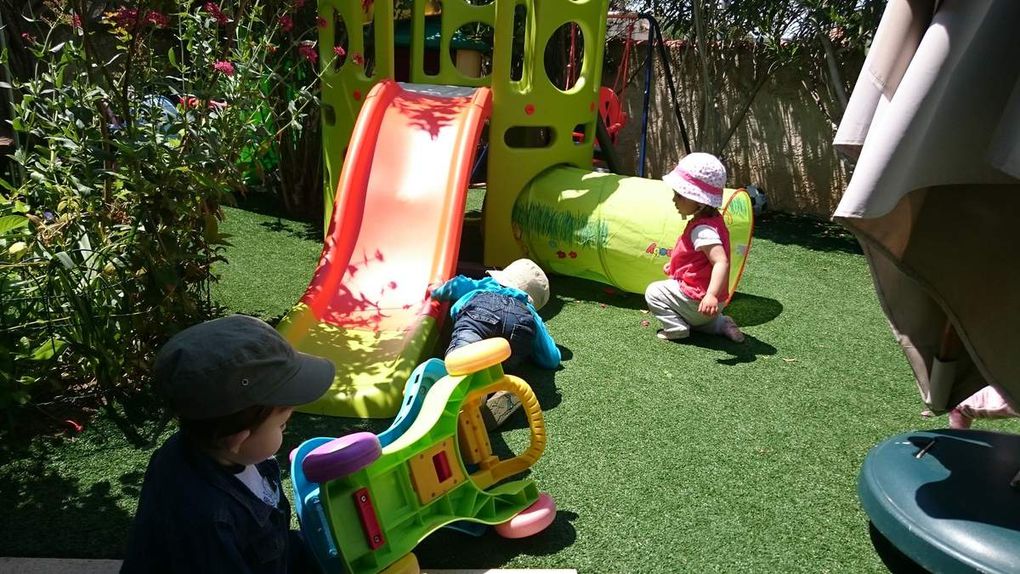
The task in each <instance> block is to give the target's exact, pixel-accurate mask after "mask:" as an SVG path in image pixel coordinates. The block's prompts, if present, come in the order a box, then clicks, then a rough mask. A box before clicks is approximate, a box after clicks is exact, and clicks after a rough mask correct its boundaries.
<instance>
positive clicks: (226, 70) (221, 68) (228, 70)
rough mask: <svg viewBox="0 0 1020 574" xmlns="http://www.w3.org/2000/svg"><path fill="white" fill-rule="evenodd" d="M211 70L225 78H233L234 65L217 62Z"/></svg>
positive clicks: (223, 61)
mask: <svg viewBox="0 0 1020 574" xmlns="http://www.w3.org/2000/svg"><path fill="white" fill-rule="evenodd" d="M213 69H214V70H216V71H217V72H220V73H222V74H225V75H227V76H233V75H234V72H235V70H234V65H233V64H231V63H230V62H228V61H226V60H219V61H217V62H216V63H215V64H213Z"/></svg>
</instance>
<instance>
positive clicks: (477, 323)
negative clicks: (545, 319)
mask: <svg viewBox="0 0 1020 574" xmlns="http://www.w3.org/2000/svg"><path fill="white" fill-rule="evenodd" d="M494 337H503V338H504V339H506V340H508V341H510V351H511V354H510V358H509V359H507V360H506V361H505V362H504V363H503V365H504V366H505V367H506V368H508V369H509V368H513V367H516V366H517V365H518V364H520V362H521V361H523V360H524V359H527V358H528V357H529V356H530V355H531V349H532V348H533V346H534V343H535V318H534V317H533V316H532V315H531V310H530V309H528V305H527V304H525V303H524V302H522V301H520V300H518V299H514V298H513V297H509V296H507V295H502V294H499V293H492V292H483V293H479V294H477V295H475V296H474V297H473V298H471V300H470V301H468V302H467V304H466V305H464V308H463V309H461V310H460V313H459V314H458V315H457V318H456V319H455V320H454V324H453V334H452V335H451V337H450V346H449V347H447V349H446V352H447V354H449V353H450V351H452V350H454V349H457V348H460V347H463V346H464V345H468V344H471V343H474V342H477V341H481V340H483V339H492V338H494Z"/></svg>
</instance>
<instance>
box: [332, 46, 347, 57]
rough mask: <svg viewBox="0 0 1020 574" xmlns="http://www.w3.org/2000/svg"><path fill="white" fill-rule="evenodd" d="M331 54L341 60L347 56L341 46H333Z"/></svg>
mask: <svg viewBox="0 0 1020 574" xmlns="http://www.w3.org/2000/svg"><path fill="white" fill-rule="evenodd" d="M333 53H334V54H336V57H337V58H343V57H344V56H346V55H347V50H344V47H343V46H333Z"/></svg>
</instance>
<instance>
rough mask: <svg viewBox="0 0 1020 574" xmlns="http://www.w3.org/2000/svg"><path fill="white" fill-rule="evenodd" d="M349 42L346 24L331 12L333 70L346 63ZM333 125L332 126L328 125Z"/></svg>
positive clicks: (340, 17) (336, 13) (337, 13)
mask: <svg viewBox="0 0 1020 574" xmlns="http://www.w3.org/2000/svg"><path fill="white" fill-rule="evenodd" d="M349 50H350V41H349V40H348V38H347V24H346V23H344V17H343V16H341V15H340V12H337V11H336V10H334V11H333V58H334V59H333V70H334V71H339V70H340V68H342V67H343V66H344V63H346V62H347V53H348V51H349ZM330 125H333V124H330Z"/></svg>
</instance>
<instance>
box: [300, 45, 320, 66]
mask: <svg viewBox="0 0 1020 574" xmlns="http://www.w3.org/2000/svg"><path fill="white" fill-rule="evenodd" d="M298 53H299V54H301V55H302V56H303V57H304V58H305V59H306V60H308V61H309V62H311V63H313V64H314V63H315V62H318V61H319V51H318V50H316V49H315V44H314V43H312V42H302V43H301V45H300V46H298Z"/></svg>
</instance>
